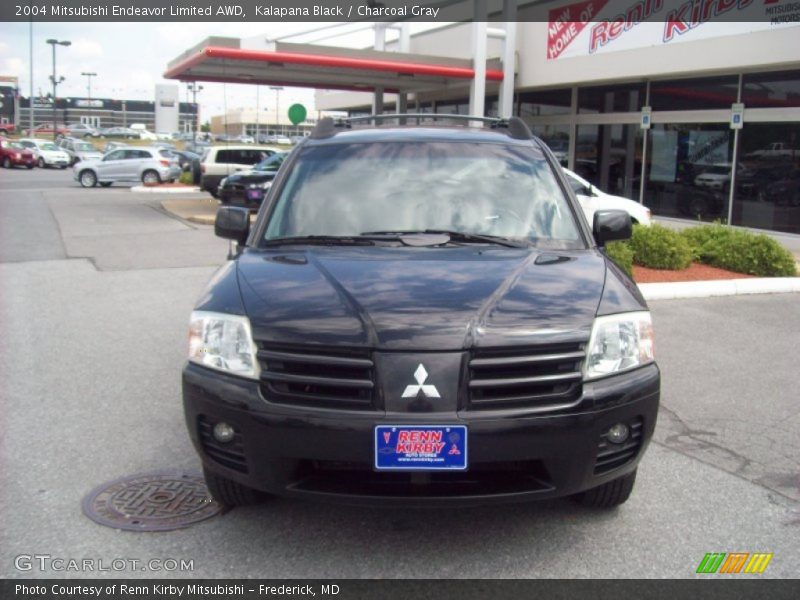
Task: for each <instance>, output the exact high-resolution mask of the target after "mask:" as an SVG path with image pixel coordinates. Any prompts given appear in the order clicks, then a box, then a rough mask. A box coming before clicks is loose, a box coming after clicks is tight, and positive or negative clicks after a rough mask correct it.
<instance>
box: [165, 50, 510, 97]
mask: <svg viewBox="0 0 800 600" xmlns="http://www.w3.org/2000/svg"><path fill="white" fill-rule="evenodd" d="M245 42H246V47H242V46H243V43H245ZM474 76H475V70H474V69H473V65H472V61H471V60H464V59H455V58H445V57H440V56H436V57H434V56H422V55H418V54H400V53H397V52H383V51H378V50H352V49H348V48H336V47H331V46H318V45H310V44H293V43H286V42H272V43H269V42H266V41H263V42H261V43H253V41H252V40H250V39H247V40H240V39H238V38H223V37H211V38H208V39H206V40H204V41H203V42H201V43H200V44H198V45H196V46H195V47H193V48H191V49H189V50H187V51H186V52H184V53H183V54H182V55H180V56H179V57H177V58H175V59H174V60H172V61H171V62H170V63H169V65H168V67H167V71H166V73H164V77H165V78H166V79H179V80H181V81H211V82H215V81H216V82H224V83H245V84H246V83H250V84H254V85H255V84H258V85H283V86H294V87H310V88H317V89H339V90H356V91H373V90H376V89H383V90H385V91H386V92H397V93H406V92H423V91H428V90H438V89H442V88H447V87H453V86H467V85H469V84H470V82H471V81H472V79H473V78H474ZM486 80H487V81H490V82H500V81H502V80H503V71H502V69H501V68H500V63H499V61H496V60H490V61H487V65H486Z"/></svg>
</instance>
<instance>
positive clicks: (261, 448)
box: [183, 363, 660, 505]
mask: <svg viewBox="0 0 800 600" xmlns="http://www.w3.org/2000/svg"><path fill="white" fill-rule="evenodd" d="M659 386H660V373H659V370H658V367H657V366H656V365H655V364H652V365H648V366H646V367H642V368H640V369H636V370H634V371H631V372H628V373H624V374H620V375H616V376H613V377H609V378H606V379H602V380H599V381H593V382H588V383H584V385H583V399H582V401H581V403H580V404H579V405H578V406H577V407H575V408H571V409H568V410H563V411H560V412H553V413H547V414H530V413H528V414H525V413H524V412H520V411H504V412H503V413H502V414H501V413H499V412H493V413H491V414H481V413H480V412H464V411H460V412H458V413H456V412H452V413H430V412H428V413H402V414H398V413H393V414H392V415H390V416H387V415H386V414H384V413H382V412H380V413H377V412H358V411H348V412H343V411H333V410H321V409H312V408H298V407H289V406H283V405H278V404H272V403H269V402H267V401H266V400H265V399H264V398H263V397H262V395H261V393H260V391H259V384H258V382H255V381H248V380H243V379H240V378H237V377H232V376H228V375H225V374H223V373H220V372H216V371H212V370H209V369H206V368H203V367H200V366H197V365H194V364H191V363H190V364H188V365H187V366H186V368H185V369H184V372H183V402H184V410H185V415H186V422H187V425H188V428H189V432H190V435H191V438H192V441H193V443H194V445H195V448H196V449H197V451H198V453H199V454H200V456H201V458H202V461H203V464H204V466H205V468H206V469H208V470H209V471H212V472H214V473H217V474H219V475H221V476H223V477H226V478H228V479H231V480H234V481H237V482H239V483H241V484H243V485H246V486H248V487H252V488H254V489H258V490H262V491H265V492H268V493H271V494H276V495H282V496H296V497H306V498H322V499H326V500H340V501H344V502H349V503H369V504H372V503H389V504H403V505H409V504H410V505H430V504H444V503H456V504H467V505H469V504H487V503H491V502H515V501H525V500H534V499H544V498H554V497H560V496H567V495H571V494H576V493H579V492H582V491H585V490H587V489H590V488H593V487H596V486H598V485H601V484H603V483H606V482H608V481H611V480H613V479H616V478H618V477H620V476H622V475H625V474H627V473H630V472H631V471H633V470H634V469H635V468H636V466H637V465H638V463H639V461H640V459H641V457H642V455H643V453H644V451H645V449H646V447H647V444H648V443H649V441H650V439H651V437H652V435H653V430H654V428H655V423H656V417H657V413H658V403H659ZM220 421H224V422H226V423H228V424H230V425H232V426H233V427H234V429H235V430H236V437H235V438H234V440H233V441H232V442H229V443H228V444H220V443H218V442H216V441H215V440H214V439H213V437H212V436H211V429H212V428H213V426H214V425H215V424H216V423H218V422H220ZM616 423H625V424H628V425H629V426H631V427H632V430H633V431H636V432H638V433H637V436H638V437H637V441H636V444H635V445H634V446H633V448H632V449H631V448H627V449H626V451H625V452H622V447H620V454H619V457H620V458H619V460H617V461H616V462H614V461H613V460H612V462H611V463H609V461H608V458H607V457H606V458H599V457H598V455H604V456H605V455H607V454H608V450H609V447H610V446H611V449H612V450H613V449H614V448H613V445H611V444H608V443H607V442H605V440H604V438H603V434H604V433H605V432H606V431H607V430H608V429H609V428H610V427H611V426H612V425H614V424H616ZM405 424H443V425H448V424H453V425H466V426H467V428H468V436H469V465H468V470H467V471H466V472H458V473H452V472H434V473H427V472H426V473H395V472H376V471H374V469H373V468H372V461H373V456H374V448H373V444H374V441H373V440H374V427H375V426H376V425H405ZM631 443H632V442H631ZM627 446H630V444H628V445H627ZM611 458H612V459H613V458H614V457H613V456H612V457H611ZM620 461H621V462H620ZM609 464H610V465H611V468H610V469H609V468H608V467H609Z"/></svg>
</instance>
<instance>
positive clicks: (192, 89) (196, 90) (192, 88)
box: [186, 83, 203, 142]
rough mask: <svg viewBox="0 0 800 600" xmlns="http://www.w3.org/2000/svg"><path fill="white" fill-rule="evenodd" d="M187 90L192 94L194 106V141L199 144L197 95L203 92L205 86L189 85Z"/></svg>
mask: <svg viewBox="0 0 800 600" xmlns="http://www.w3.org/2000/svg"><path fill="white" fill-rule="evenodd" d="M186 89H187V90H189V91H190V92H192V105H193V106H194V119H193V121H192V141H193V142H197V116H198V110H197V94H198V93H200V92H202V91H203V86H202V85H198V84H197V83H187V84H186Z"/></svg>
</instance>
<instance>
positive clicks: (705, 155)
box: [688, 131, 730, 165]
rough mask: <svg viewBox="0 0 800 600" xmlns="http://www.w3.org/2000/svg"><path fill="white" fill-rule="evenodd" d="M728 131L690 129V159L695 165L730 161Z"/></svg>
mask: <svg viewBox="0 0 800 600" xmlns="http://www.w3.org/2000/svg"><path fill="white" fill-rule="evenodd" d="M728 136H729V133H728V132H727V131H690V132H689V148H688V150H689V152H688V159H689V162H690V163H691V164H694V165H714V164H720V163H728V162H730V161H729V159H728Z"/></svg>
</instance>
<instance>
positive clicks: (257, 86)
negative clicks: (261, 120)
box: [256, 85, 261, 144]
mask: <svg viewBox="0 0 800 600" xmlns="http://www.w3.org/2000/svg"><path fill="white" fill-rule="evenodd" d="M260 87H261V86H260V85H256V144H260V143H261V140H259V139H258V110H259V108H258V104H259V102H258V99H259V98H258V90H259V88H260Z"/></svg>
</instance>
